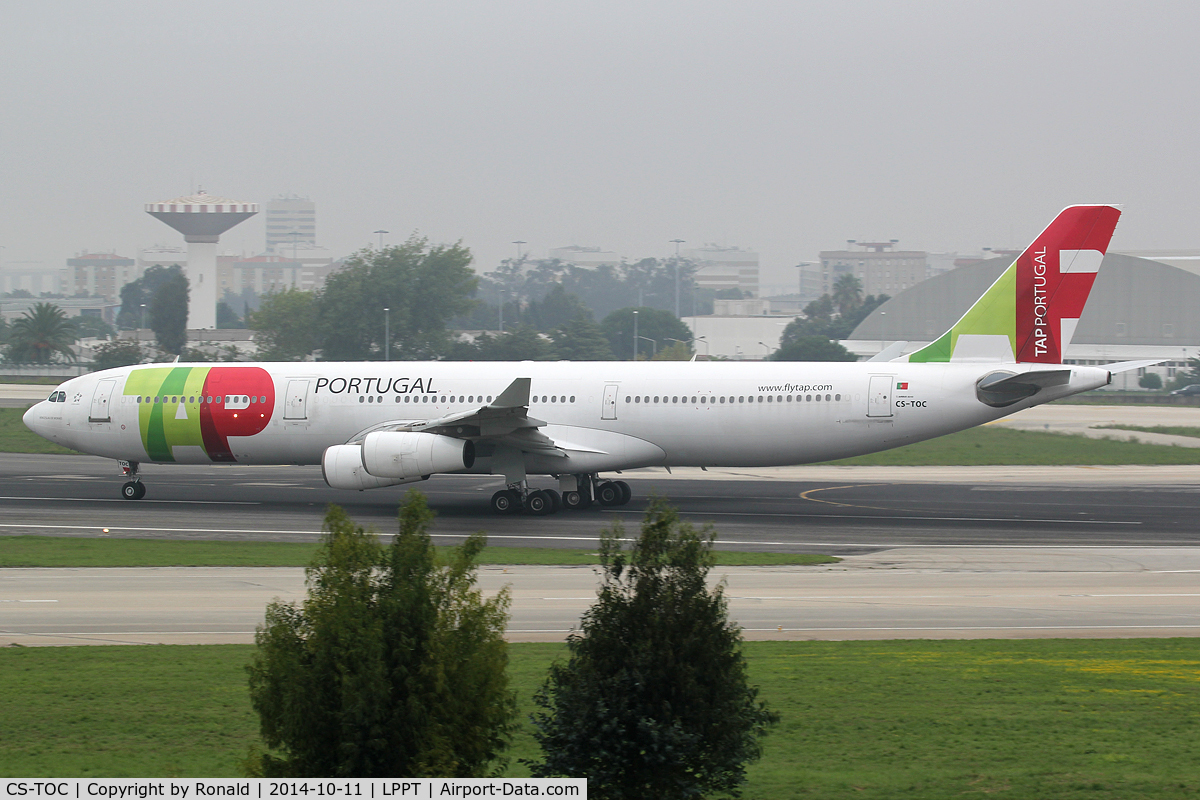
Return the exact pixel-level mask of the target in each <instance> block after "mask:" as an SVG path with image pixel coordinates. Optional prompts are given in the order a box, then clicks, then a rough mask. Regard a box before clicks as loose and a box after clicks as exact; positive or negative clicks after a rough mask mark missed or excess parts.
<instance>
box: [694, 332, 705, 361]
mask: <svg viewBox="0 0 1200 800" xmlns="http://www.w3.org/2000/svg"><path fill="white" fill-rule="evenodd" d="M692 341H693V342H700V343H701V344H703V345H704V357H705V358H708V337H707V336H697V337H696V338H695V339H692Z"/></svg>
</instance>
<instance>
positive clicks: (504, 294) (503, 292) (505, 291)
mask: <svg viewBox="0 0 1200 800" xmlns="http://www.w3.org/2000/svg"><path fill="white" fill-rule="evenodd" d="M507 297H508V289H504V288H501V289H500V333H504V300H505V298H507Z"/></svg>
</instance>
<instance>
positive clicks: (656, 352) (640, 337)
mask: <svg viewBox="0 0 1200 800" xmlns="http://www.w3.org/2000/svg"><path fill="white" fill-rule="evenodd" d="M637 338H639V339H645V340H646V341H647V342H650V344H652V345H654V350H652V351H651V352H652V353H653V355H652V356H651V358H654V356H657V355H658V340H657V339H651V338H650V337H649V336H639V337H637Z"/></svg>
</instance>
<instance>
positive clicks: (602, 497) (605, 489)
mask: <svg viewBox="0 0 1200 800" xmlns="http://www.w3.org/2000/svg"><path fill="white" fill-rule="evenodd" d="M624 497H625V493H624V492H622V491H621V487H620V486H617V483H616V482H615V481H605V482H604V483H602V484H600V485H599V486H597V487H596V500H597V501H599V503H600V505H602V506H619V505H621V499H622V498H624Z"/></svg>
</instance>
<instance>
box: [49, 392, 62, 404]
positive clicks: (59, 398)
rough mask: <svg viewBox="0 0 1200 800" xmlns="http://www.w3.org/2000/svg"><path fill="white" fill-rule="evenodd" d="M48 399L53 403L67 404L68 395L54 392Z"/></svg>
mask: <svg viewBox="0 0 1200 800" xmlns="http://www.w3.org/2000/svg"><path fill="white" fill-rule="evenodd" d="M46 399H47V400H49V401H50V402H51V403H65V402H67V393H66V392H59V391H53V392H51V393H50V396H49V397H47V398H46Z"/></svg>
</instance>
